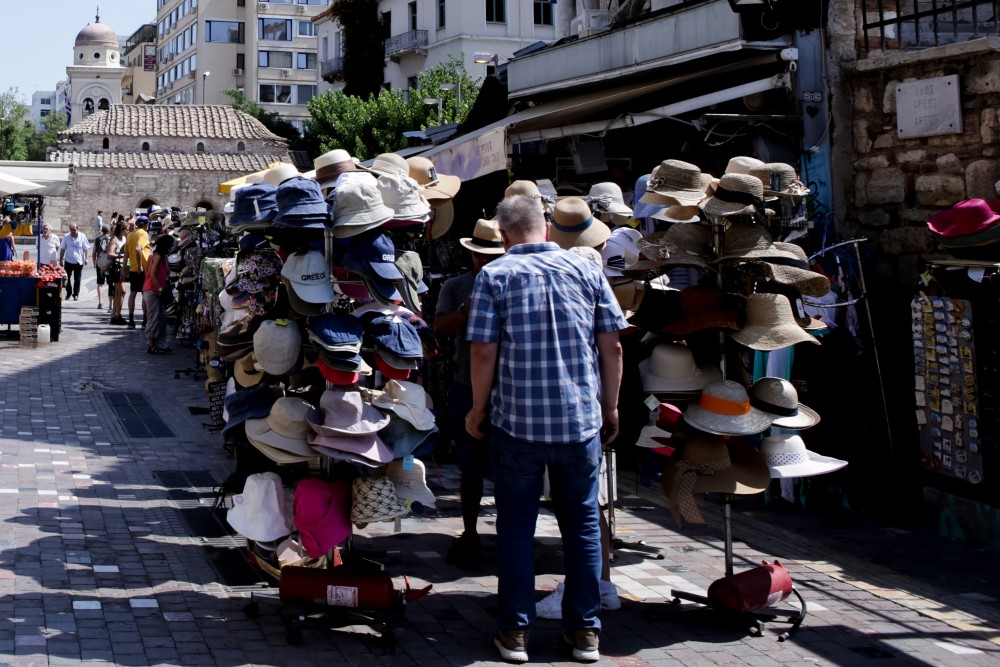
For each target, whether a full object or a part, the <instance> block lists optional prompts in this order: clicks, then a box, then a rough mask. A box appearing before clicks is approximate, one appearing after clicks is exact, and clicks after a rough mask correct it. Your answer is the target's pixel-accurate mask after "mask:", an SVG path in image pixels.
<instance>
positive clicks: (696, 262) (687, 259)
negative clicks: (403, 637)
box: [627, 225, 712, 272]
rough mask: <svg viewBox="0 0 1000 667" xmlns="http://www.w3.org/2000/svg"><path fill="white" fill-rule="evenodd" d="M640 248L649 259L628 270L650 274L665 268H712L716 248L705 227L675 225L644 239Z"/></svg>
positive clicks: (640, 261)
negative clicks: (711, 259)
mask: <svg viewBox="0 0 1000 667" xmlns="http://www.w3.org/2000/svg"><path fill="white" fill-rule="evenodd" d="M636 247H637V248H638V249H639V252H640V253H642V256H643V257H645V258H646V259H643V260H639V261H638V262H636V263H635V264H633V265H632V266H630V267H628V269H627V270H628V271H630V272H631V271H650V270H653V269H659V268H661V267H664V266H694V267H697V268H700V269H705V268H708V261H709V254H710V252H711V247H712V232H711V231H710V230H709V229H708V228H707V227H703V226H701V225H673V226H672V227H670V229H668V230H667V231H665V232H657V233H656V234H650V235H649V236H647V237H645V238H643V239H640V240H639V241H638V242H637V243H636Z"/></svg>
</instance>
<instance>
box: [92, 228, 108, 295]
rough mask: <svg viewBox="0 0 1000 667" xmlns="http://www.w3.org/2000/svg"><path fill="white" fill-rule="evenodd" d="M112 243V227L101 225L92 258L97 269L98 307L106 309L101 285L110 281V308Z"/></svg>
mask: <svg viewBox="0 0 1000 667" xmlns="http://www.w3.org/2000/svg"><path fill="white" fill-rule="evenodd" d="M110 244H111V228H110V227H108V226H107V225H101V235H100V236H98V237H97V238H96V239H94V252H93V256H92V257H91V258H90V259H91V261H92V262H94V270H95V271H97V309H98V310H104V300H103V299H102V298H101V287H103V286H104V283H105V282H106V283H108V308H109V309H110V308H111V299H112V295H111V281H110V280H108V279H107V277H108V262H109V258H108V246H109V245H110Z"/></svg>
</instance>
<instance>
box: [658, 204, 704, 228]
mask: <svg viewBox="0 0 1000 667" xmlns="http://www.w3.org/2000/svg"><path fill="white" fill-rule="evenodd" d="M699 213H701V209H700V208H698V207H697V206H681V205H679V204H677V205H675V206H667V207H666V208H662V209H660V210H659V211H657V212H656V213H654V214H653V215H651V216H649V217H651V218H654V219H656V220H664V221H666V222H678V223H682V224H689V223H692V222H701V218H700V217H699V216H698V214H699Z"/></svg>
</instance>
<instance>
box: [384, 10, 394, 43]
mask: <svg viewBox="0 0 1000 667" xmlns="http://www.w3.org/2000/svg"><path fill="white" fill-rule="evenodd" d="M390 37H392V12H391V11H388V12H382V39H389V38H390Z"/></svg>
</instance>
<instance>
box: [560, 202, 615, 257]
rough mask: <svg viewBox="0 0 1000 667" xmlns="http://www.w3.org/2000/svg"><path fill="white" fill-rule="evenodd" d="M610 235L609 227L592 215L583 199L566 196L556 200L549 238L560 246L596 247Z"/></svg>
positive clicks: (568, 247) (564, 247)
mask: <svg viewBox="0 0 1000 667" xmlns="http://www.w3.org/2000/svg"><path fill="white" fill-rule="evenodd" d="M610 236H611V229H610V228H609V227H608V226H607V225H606V224H604V223H603V222H601V221H600V220H598V219H597V218H595V217H594V215H593V213H591V211H590V205H589V204H587V202H586V201H584V200H583V199H580V198H579V197H566V198H565V199H560V200H559V201H557V202H556V206H555V210H554V211H553V212H552V227H551V228H550V230H549V239H550V240H551V241H552V242H553V243H556V244H558V245H559V247H560V248H563V249H565V250H569V249H570V248H572V247H574V246H583V247H586V248H596V247H597V246H599V245H601V244H602V243H604V242H605V241H607V240H608V238H609V237H610Z"/></svg>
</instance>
